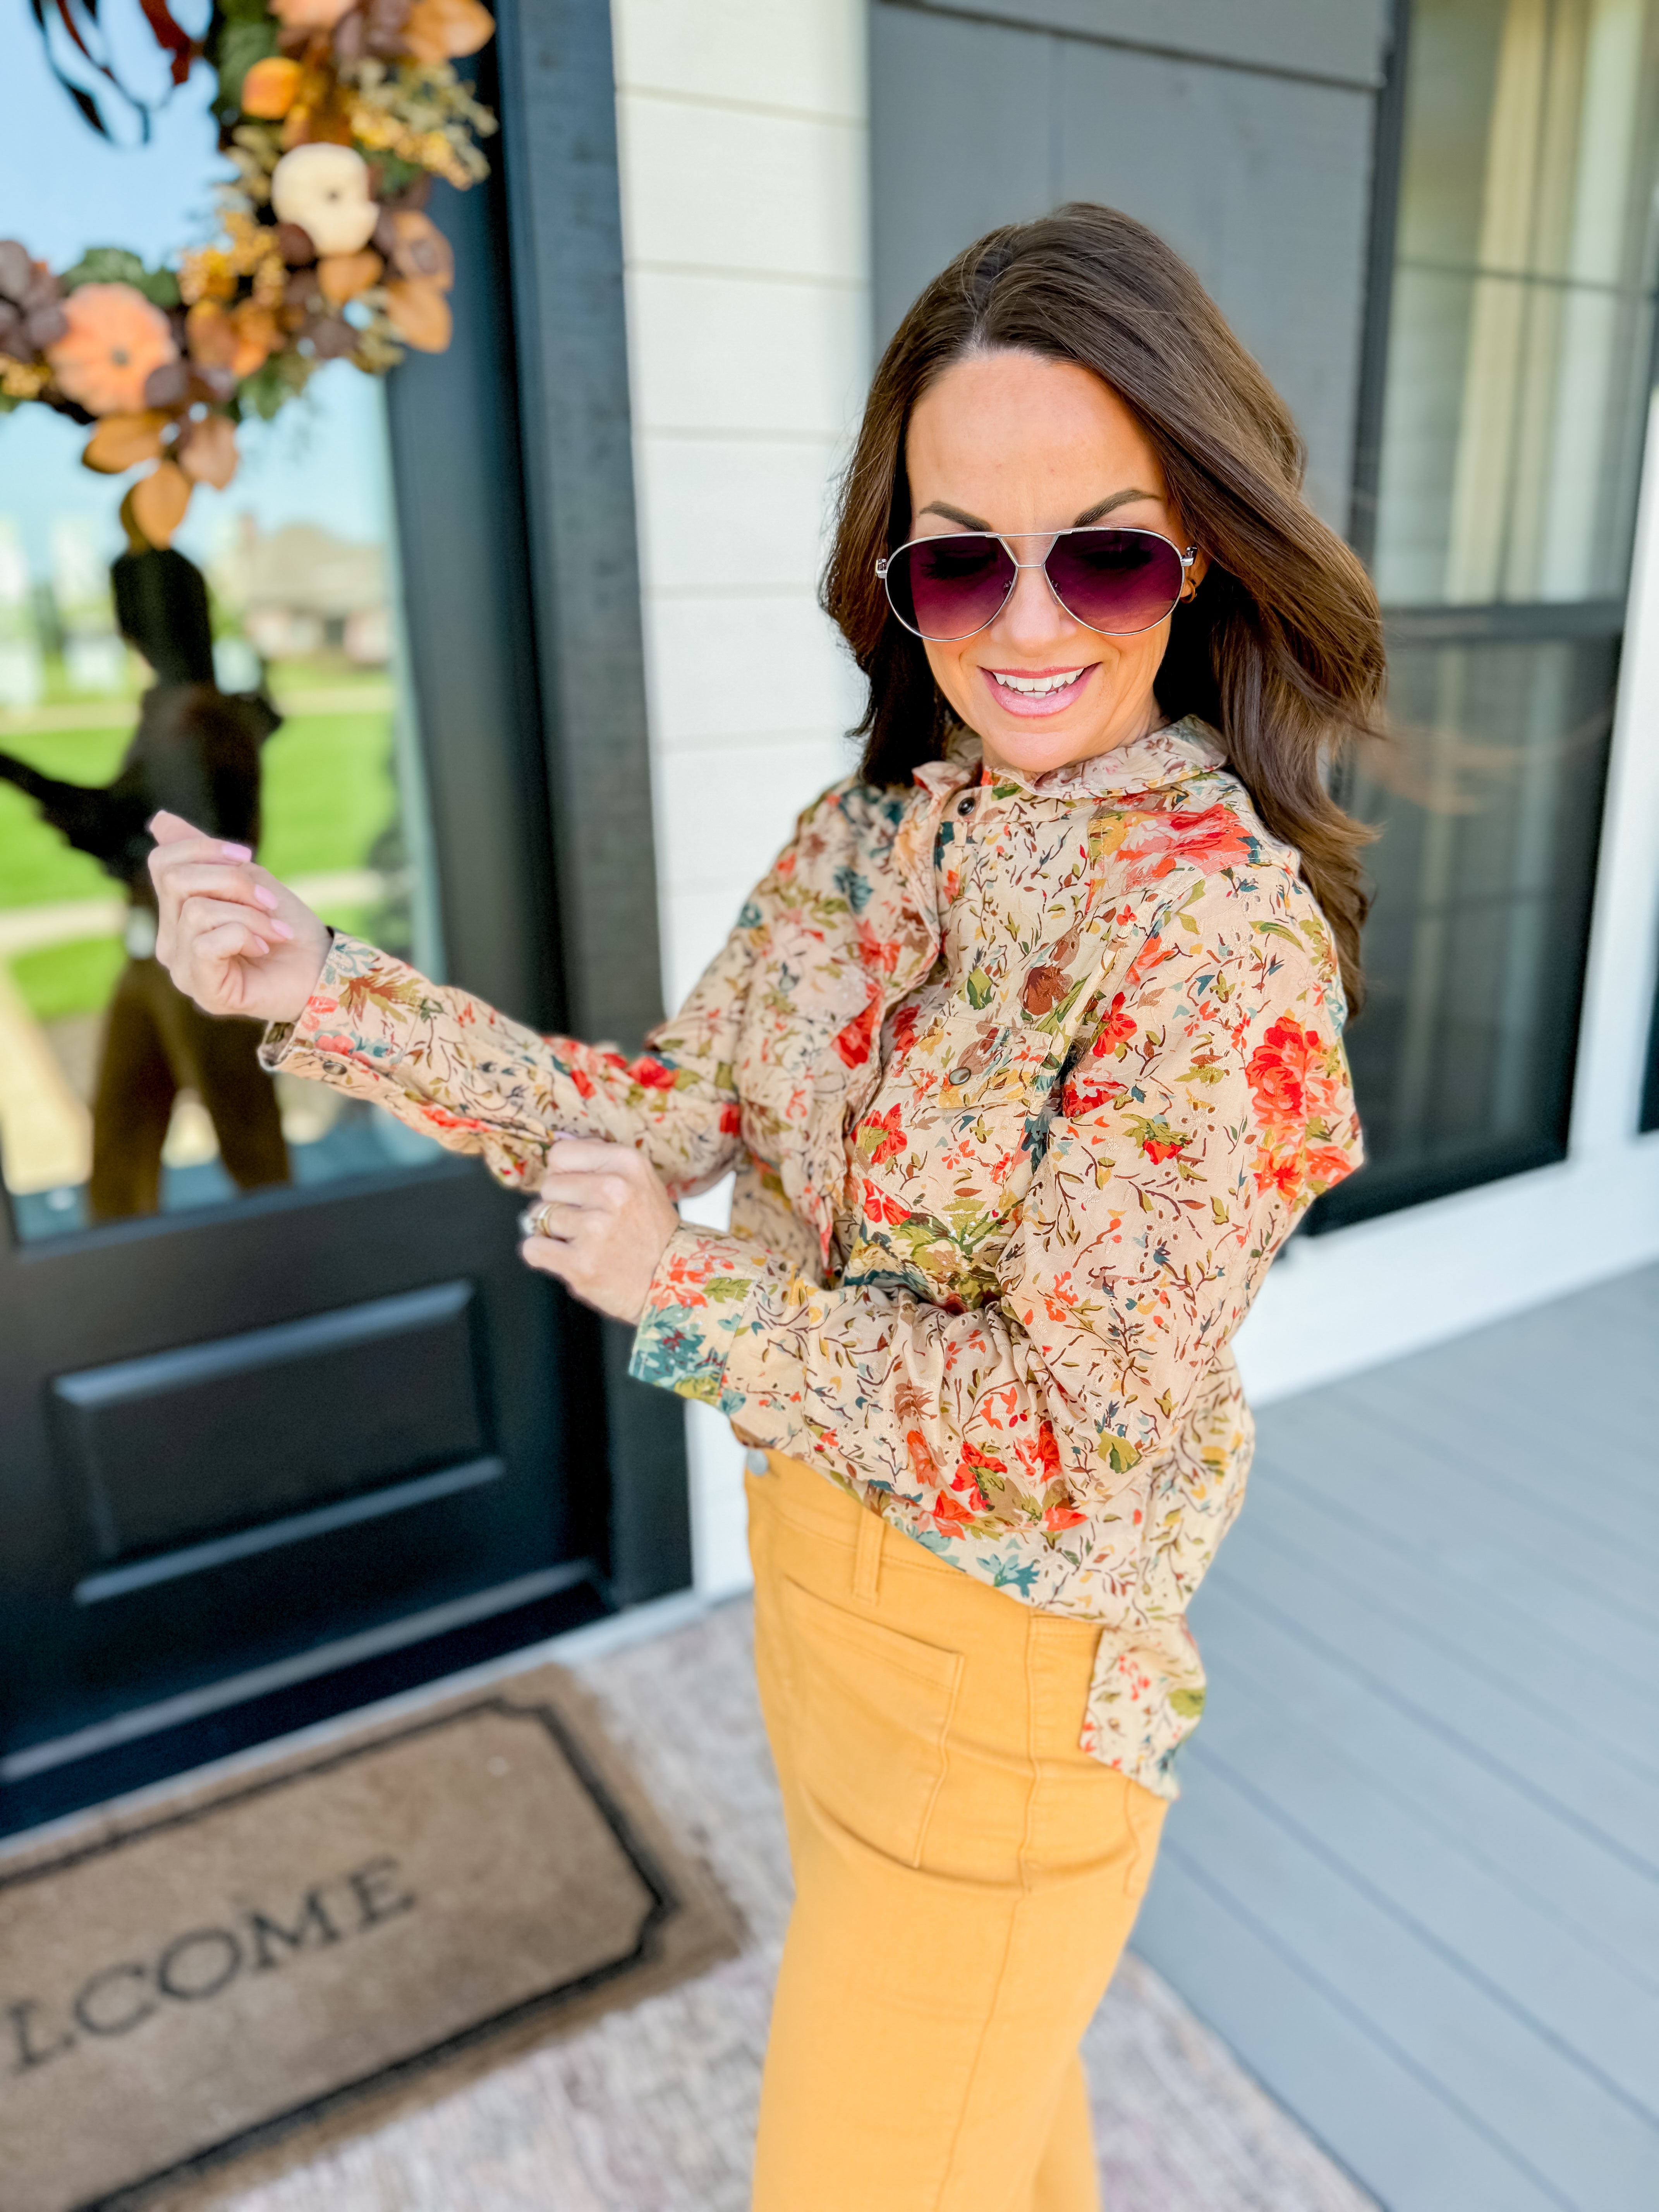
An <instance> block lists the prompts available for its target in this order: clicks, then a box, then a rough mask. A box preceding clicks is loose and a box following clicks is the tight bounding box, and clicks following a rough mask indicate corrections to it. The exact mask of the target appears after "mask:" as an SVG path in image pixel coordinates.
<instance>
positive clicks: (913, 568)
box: [876, 528, 1198, 645]
mask: <svg viewBox="0 0 1659 2212" xmlns="http://www.w3.org/2000/svg"><path fill="white" fill-rule="evenodd" d="M1032 538H1047V539H1048V541H1049V543H1048V552H1047V553H1046V554H1045V555H1044V556H1043V558H1042V560H1041V561H1020V560H1017V559H1016V558H1015V556H1014V555H1013V553H1012V551H1011V550H1010V546H1011V544H1018V543H1028V542H1029V541H1030V539H1032ZM1197 558H1198V548H1197V546H1195V545H1189V546H1188V548H1187V550H1186V551H1185V552H1184V553H1182V552H1181V551H1179V550H1177V549H1176V546H1175V545H1173V544H1171V543H1170V539H1169V538H1163V537H1160V536H1159V535H1158V532H1157V531H1155V530H1100V529H1095V528H1090V529H1083V530H1041V531H1038V530H1025V531H1021V530H1013V531H1009V532H1005V533H1002V534H1000V535H997V536H993V535H991V534H990V533H989V532H983V531H978V530H970V531H961V532H951V533H949V534H947V535H945V536H941V537H939V538H912V539H911V540H910V542H909V544H908V545H901V546H900V547H899V548H898V549H897V550H896V552H892V553H890V554H889V555H888V556H887V558H886V559H885V560H884V561H878V562H877V563H876V574H877V575H878V576H879V577H880V578H881V580H882V581H883V583H884V584H885V586H887V598H888V602H889V604H890V606H891V607H892V610H893V612H894V613H895V614H896V616H897V617H898V618H899V620H900V621H901V622H902V623H903V624H904V627H905V628H906V629H908V630H914V631H915V634H916V635H917V636H918V637H922V638H928V639H931V640H932V641H933V643H934V644H936V645H944V644H947V643H952V642H954V641H956V640H957V639H959V638H964V637H972V636H974V635H975V634H976V633H977V632H978V631H980V630H982V629H989V628H990V626H991V624H992V623H994V621H995V620H996V618H997V617H998V616H999V615H1000V613H1001V612H1002V610H1003V609H1004V607H1006V605H1007V604H1008V600H1009V599H1010V597H1011V595H1012V592H1013V588H1014V586H1015V585H1016V584H1017V583H1018V581H1019V572H1020V570H1021V569H1022V568H1041V569H1042V571H1043V573H1044V574H1045V575H1046V576H1047V577H1048V588H1049V590H1050V591H1051V592H1053V593H1054V597H1055V598H1056V599H1058V600H1059V601H1060V605H1061V606H1063V607H1064V608H1065V610H1066V613H1067V614H1068V615H1070V616H1071V617H1072V618H1073V621H1074V622H1080V623H1082V624H1083V626H1084V628H1085V629H1092V630H1098V631H1099V632H1100V633H1101V634H1102V635H1103V636H1105V637H1133V636H1134V635H1136V634H1137V633H1138V632H1139V631H1141V630H1144V629H1153V628H1154V627H1155V626H1156V625H1157V624H1158V623H1161V622H1162V621H1163V620H1164V617H1165V616H1166V615H1168V614H1170V612H1171V611H1172V610H1173V609H1174V607H1175V605H1176V601H1177V600H1178V599H1181V598H1182V596H1183V594H1184V592H1185V590H1186V584H1187V572H1188V569H1189V568H1191V567H1192V565H1193V563H1194V561H1196V560H1197Z"/></svg>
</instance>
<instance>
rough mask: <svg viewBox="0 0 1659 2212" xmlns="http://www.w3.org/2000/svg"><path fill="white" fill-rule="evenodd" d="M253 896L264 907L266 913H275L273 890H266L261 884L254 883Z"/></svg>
mask: <svg viewBox="0 0 1659 2212" xmlns="http://www.w3.org/2000/svg"><path fill="white" fill-rule="evenodd" d="M253 896H254V897H255V899H256V900H257V901H258V903H259V905H261V906H262V907H264V909H265V911H266V912H267V913H268V914H275V913H276V892H275V891H272V890H266V889H265V886H264V884H255V885H254V886H253Z"/></svg>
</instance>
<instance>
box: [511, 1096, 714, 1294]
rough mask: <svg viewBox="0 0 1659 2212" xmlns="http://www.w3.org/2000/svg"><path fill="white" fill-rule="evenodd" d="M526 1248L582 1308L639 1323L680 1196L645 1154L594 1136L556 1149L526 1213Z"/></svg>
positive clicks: (676, 1224)
mask: <svg viewBox="0 0 1659 2212" xmlns="http://www.w3.org/2000/svg"><path fill="white" fill-rule="evenodd" d="M679 1225H680V1217H679V1215H678V1212H676V1211H675V1209H674V1201H673V1200H672V1199H671V1198H670V1196H669V1195H668V1193H667V1192H666V1191H665V1189H664V1188H663V1187H662V1182H661V1178H660V1177H659V1176H658V1174H657V1171H656V1170H655V1169H654V1168H653V1166H652V1164H651V1163H650V1161H649V1160H647V1158H646V1157H645V1155H644V1153H643V1152H635V1150H634V1149H633V1147H632V1146H630V1145H611V1144H606V1143H605V1141H604V1140H603V1139H599V1138H593V1137H568V1138H565V1139H562V1141H561V1142H560V1143H559V1144H557V1145H556V1146H555V1147H554V1151H553V1157H552V1158H551V1160H550V1162H549V1164H548V1170H547V1173H546V1174H545V1175H544V1176H543V1178H542V1194H541V1198H540V1200H539V1201H538V1203H537V1204H536V1205H534V1206H526V1208H525V1211H524V1212H523V1214H522V1215H521V1216H520V1226H521V1227H522V1228H523V1229H524V1231H526V1241H525V1243H523V1244H522V1245H521V1246H520V1250H521V1252H522V1253H523V1255H524V1257H525V1259H526V1261H528V1262H529V1264H530V1265H531V1266H532V1267H540V1268H542V1269H543V1270H544V1272H545V1273H548V1274H550V1275H556V1276H557V1277H558V1279H559V1280H560V1281H561V1282H562V1284H563V1285H564V1286H565V1288H566V1289H567V1290H568V1291H571V1292H572V1293H573V1294H574V1296H575V1297H579V1298H580V1300H581V1301H582V1304H584V1305H589V1306H597V1307H598V1309H599V1311H600V1312H601V1313H602V1314H609V1315H610V1316H611V1318H612V1319H613V1320H615V1321H626V1322H637V1321H638V1320H639V1318H640V1316H641V1314H642V1313H643V1312H644V1311H645V1299H646V1293H647V1291H649V1289H650V1288H651V1278H652V1277H653V1275H654V1274H655V1273H656V1272H657V1262H658V1261H659V1260H660V1259H661V1257H662V1255H663V1249H664V1247H665V1245H666V1243H668V1240H669V1238H670V1237H671V1236H672V1235H673V1233H674V1231H676V1230H677V1229H678V1227H679Z"/></svg>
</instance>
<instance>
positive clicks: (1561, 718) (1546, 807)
mask: <svg viewBox="0 0 1659 2212" xmlns="http://www.w3.org/2000/svg"><path fill="white" fill-rule="evenodd" d="M1613 663H1614V647H1613V644H1612V642H1611V641H1607V640H1603V639H1595V640H1590V641H1579V642H1574V641H1567V640H1553V641H1549V642H1547V643H1541V644H1535V645H1521V646H1516V645H1512V644H1499V645H1491V644H1484V645H1482V644H1447V645H1437V644H1431V645H1407V646H1396V647H1395V648H1394V650H1393V652H1392V653H1391V655H1390V693H1389V696H1390V703H1391V708H1392V719H1393V723H1394V738H1393V742H1392V743H1391V744H1387V745H1382V746H1376V747H1374V748H1368V749H1367V750H1368V757H1367V758H1366V759H1365V761H1364V765H1363V768H1362V770H1361V773H1360V775H1358V777H1357V779H1356V787H1355V788H1354V789H1353V790H1352V792H1351V793H1350V798H1349V803H1350V804H1351V805H1353V806H1354V807H1355V808H1356V811H1358V812H1359V813H1361V814H1363V815H1364V817H1365V818H1366V819H1367V820H1369V821H1371V822H1374V823H1377V824H1378V825H1379V827H1380V828H1381V829H1382V830H1383V842H1382V844H1381V846H1380V848H1378V854H1379V862H1378V866H1377V867H1376V874H1377V876H1378V878H1379V895H1378V898H1377V902H1376V909H1375V912H1374V914H1373V916H1372V919H1371V921H1370V926H1369V927H1368V928H1367V930H1366V933H1365V966H1366V974H1367V980H1368V988H1369V995H1368V997H1367V1000H1366V1006H1365V1012H1364V1016H1363V1018H1361V1019H1360V1020H1358V1021H1357V1022H1356V1023H1355V1024H1353V1025H1352V1029H1351V1030H1350V1031H1349V1035H1348V1048H1349V1053H1350V1056H1351V1058H1352V1064H1353V1071H1354V1080H1355V1084H1356V1086H1357V1088H1358V1093H1359V1096H1360V1098H1361V1100H1362V1104H1363V1112H1364V1123H1365V1136H1366V1145H1367V1150H1368V1153H1369V1156H1370V1165H1369V1166H1368V1167H1366V1169H1365V1170H1364V1172H1363V1175H1362V1176H1359V1177H1356V1178H1355V1193H1356V1196H1355V1199H1354V1200H1345V1201H1344V1203H1343V1205H1340V1206H1328V1208H1327V1211H1326V1216H1325V1218H1326V1220H1327V1221H1329V1220H1330V1219H1331V1218H1352V1216H1354V1215H1358V1214H1364V1213H1371V1212H1379V1211H1381V1210H1383V1208H1384V1207H1386V1206H1389V1205H1395V1204H1401V1203H1406V1202H1408V1201H1410V1200H1416V1199H1422V1198H1427V1197H1431V1196H1434V1195H1436V1194H1437V1193H1439V1192H1441V1191H1444V1190H1450V1189H1456V1188H1459V1187H1461V1186H1462V1185H1464V1184H1466V1183H1468V1182H1474V1181H1486V1180H1487V1179H1489V1178H1490V1177H1492V1176H1498V1175H1510V1174H1515V1173H1516V1172H1518V1171H1519V1170H1522V1169H1524V1168H1529V1167H1537V1166H1541V1165H1542V1164H1544V1163H1546V1162H1547V1161H1549V1160H1552V1159H1556V1158H1559V1157H1560V1155H1561V1152H1562V1151H1563V1149H1564V1148H1565V1138H1566V1115H1567V1109H1568V1105H1569V1103H1570V1099H1571V1084H1572V1054H1573V1044H1574V1039H1575V1036H1576V1033H1577V1019H1578V1005H1579V996H1580V990H1581V985H1582V980H1583V951H1584V939H1585V933H1586V931H1587V929H1588V927H1589V907H1590V893H1591V890H1592V886H1593V881H1594V860H1595V841H1596V834H1597V829H1598V826H1599V822H1600V816H1601V792H1602V784H1603V779H1604V776H1605V773H1606V766H1607V738H1608V735H1609V732H1610V728H1611V721H1612V716H1611V702H1612V696H1613V674H1614V666H1613ZM1333 1195H1334V1196H1340V1194H1333Z"/></svg>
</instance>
